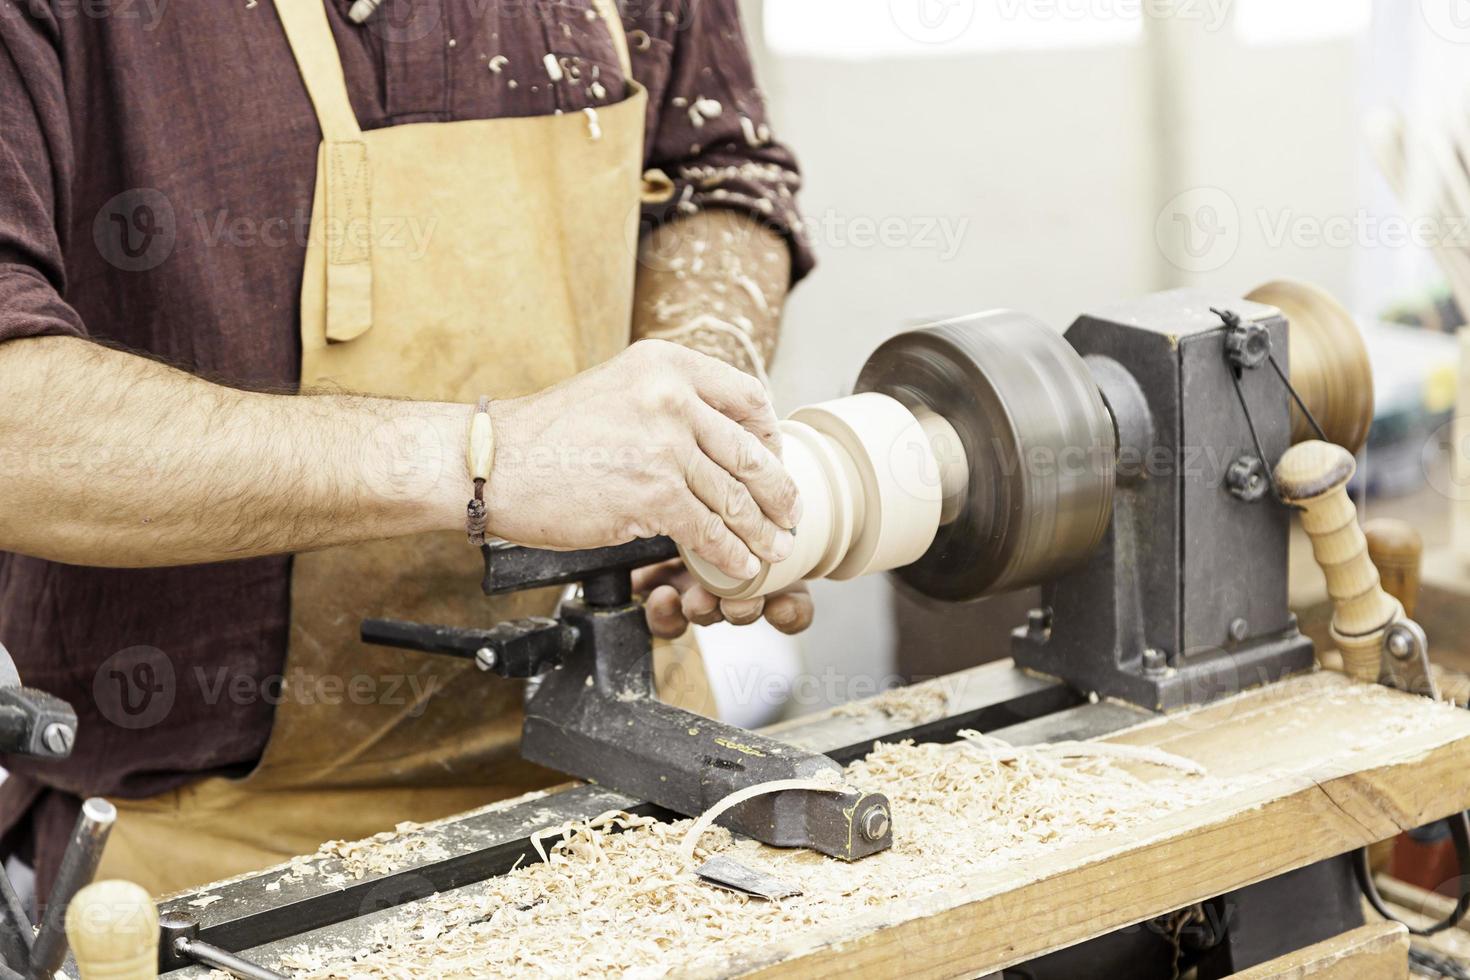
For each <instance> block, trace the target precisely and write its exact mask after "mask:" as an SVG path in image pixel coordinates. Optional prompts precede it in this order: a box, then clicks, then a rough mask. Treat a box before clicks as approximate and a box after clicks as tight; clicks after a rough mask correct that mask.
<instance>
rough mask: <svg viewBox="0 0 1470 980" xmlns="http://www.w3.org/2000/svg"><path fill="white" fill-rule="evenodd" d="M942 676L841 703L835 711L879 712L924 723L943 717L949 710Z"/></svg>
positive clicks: (850, 713)
mask: <svg viewBox="0 0 1470 980" xmlns="http://www.w3.org/2000/svg"><path fill="white" fill-rule="evenodd" d="M943 681H944V678H942V677H938V678H935V679H934V680H932V681H923V682H921V683H918V684H909V685H907V686H904V687H895V688H892V689H891V690H887V691H884V692H883V693H882V694H880V695H878V696H877V697H873V698H868V699H867V700H866V701H856V702H853V703H851V704H844V705H842V706H841V707H839V708H838V709H837V714H839V715H846V716H848V717H855V718H860V717H862V716H864V715H869V714H872V713H873V712H878V713H880V714H882V715H883V716H884V717H885V718H892V719H893V720H894V721H902V722H909V723H911V724H915V725H923V724H925V723H927V722H931V721H934V720H936V719H939V718H943V717H944V716H945V715H946V714H947V713H948V712H949V691H947V690H946V689H945V687H944V685H943V683H942V682H943Z"/></svg>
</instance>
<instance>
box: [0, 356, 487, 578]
mask: <svg viewBox="0 0 1470 980" xmlns="http://www.w3.org/2000/svg"><path fill="white" fill-rule="evenodd" d="M0 388H3V390H4V391H5V395H6V397H5V411H4V412H3V413H0V500H3V501H5V505H4V506H3V507H0V550H4V551H17V552H22V553H25V554H30V555H36V556H38V557H42V558H48V559H51V560H53V561H60V562H67V563H72V564H83V565H94V566H112V567H138V566H164V565H182V564H192V563H198V562H210V561H220V560H226V559H234V558H247V557H253V556H257V555H265V554H278V553H284V552H292V551H306V550H311V549H314V548H323V547H327V546H330V545H335V544H342V543H347V542H352V541H361V540H370V539H375V538H384V537H393V536H397V535H401V534H409V533H415V532H419V531H430V530H447V529H452V528H456V527H462V526H463V523H464V506H465V500H466V499H468V488H469V486H470V483H469V477H468V474H467V472H466V466H465V462H464V444H465V440H466V438H467V436H466V432H467V426H468V422H469V416H470V411H471V409H470V408H469V407H468V406H461V405H444V404H432V403H417V402H407V401H394V400H388V399H376V398H362V397H355V396H346V395H301V396H295V395H272V394H261V393H257V392H249V391H240V390H236V389H233V388H228V387H223V386H220V385H216V384H212V383H210V382H207V381H204V380H201V379H199V378H196V377H194V376H192V375H189V374H186V373H184V372H182V371H177V370H175V369H173V368H170V367H166V366H164V365H162V364H158V363H156V362H154V361H151V360H148V359H147V358H144V357H139V356H136V355H132V354H127V353H123V352H120V351H116V350H111V349H109V348H105V347H101V346H99V345H97V344H94V343H91V342H89V341H86V340H81V339H78V338H72V337H35V338H26V339H21V340H13V341H10V342H7V343H3V344H0Z"/></svg>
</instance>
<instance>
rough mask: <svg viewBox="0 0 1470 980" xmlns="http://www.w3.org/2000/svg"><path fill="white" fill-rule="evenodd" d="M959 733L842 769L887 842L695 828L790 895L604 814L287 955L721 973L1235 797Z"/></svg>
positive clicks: (286, 963) (358, 964)
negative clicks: (880, 802)
mask: <svg viewBox="0 0 1470 980" xmlns="http://www.w3.org/2000/svg"><path fill="white" fill-rule="evenodd" d="M963 734H964V736H965V738H964V739H963V740H962V741H960V742H956V743H951V744H946V745H939V744H923V745H914V744H910V743H902V744H895V745H884V744H880V745H877V746H875V748H874V751H873V752H872V753H871V754H870V755H869V756H868V757H867V758H865V759H862V760H860V761H858V762H855V763H853V764H852V765H851V766H849V767H848V769H847V779H848V781H849V782H850V783H851V784H852V785H853V786H856V787H863V788H869V789H874V788H879V787H881V788H882V789H883V790H884V791H885V792H887V794H888V796H889V798H890V800H891V801H892V804H893V810H894V846H893V848H892V849H891V850H888V851H885V852H883V853H880V854H877V855H874V856H872V857H869V858H866V859H864V860H862V861H859V862H857V863H855V864H844V863H842V862H839V861H836V860H832V859H828V858H825V857H821V856H819V855H816V854H813V853H810V852H806V851H799V850H798V851H781V850H776V849H772V848H767V847H763V846H761V845H759V844H756V843H755V842H753V841H738V842H737V841H735V840H734V839H733V838H732V836H731V835H730V833H729V832H728V831H725V830H723V829H720V828H716V829H714V830H711V831H709V832H707V833H705V834H704V835H703V836H702V838H701V840H700V846H699V847H698V848H697V849H696V851H695V859H694V860H695V863H698V862H701V861H703V860H705V859H706V858H708V857H709V856H710V855H713V854H715V853H725V854H727V855H729V856H730V857H732V858H734V859H735V860H737V861H739V862H741V863H742V864H744V865H746V866H747V867H750V868H752V869H754V870H758V871H762V872H766V873H769V874H773V875H776V876H777V877H779V878H781V879H783V880H785V881H788V882H792V883H794V884H796V885H797V886H799V887H800V888H801V890H802V894H800V895H798V896H796V897H792V898H787V899H783V900H780V901H776V902H766V901H763V900H760V899H754V898H749V897H747V896H743V895H740V894H737V893H734V892H730V891H725V890H722V889H720V888H716V887H714V886H712V885H709V884H707V883H704V882H702V881H700V880H699V879H698V878H696V877H695V875H694V874H693V865H692V864H690V863H685V862H684V861H683V860H681V858H680V856H679V844H680V842H681V839H682V838H683V837H684V835H685V832H686V830H687V828H688V827H689V826H690V825H691V821H680V822H677V823H671V824H664V823H658V822H655V821H653V820H652V819H650V818H643V817H632V816H629V815H627V814H621V813H616V814H604V815H603V816H602V817H599V818H598V819H597V820H594V821H589V822H587V823H585V824H580V825H573V826H571V827H569V828H563V831H564V834H565V836H564V837H563V839H561V840H559V841H558V842H557V843H556V844H555V845H554V846H552V847H550V848H549V849H548V851H547V856H548V861H547V862H546V863H536V864H532V865H529V866H526V867H521V868H519V869H517V870H516V871H514V872H512V873H511V874H508V875H505V876H502V877H499V878H495V879H491V880H489V881H486V882H483V883H480V884H477V885H474V886H471V887H469V888H465V889H461V890H460V891H457V892H454V893H450V894H444V895H438V896H434V897H432V898H429V899H425V900H423V901H421V902H417V903H414V904H412V905H409V906H405V907H404V908H403V909H401V910H399V911H398V912H397V913H395V914H394V915H393V916H392V917H390V918H389V919H388V920H386V921H385V922H384V923H382V924H379V925H378V926H376V927H375V930H374V934H373V936H372V937H371V939H370V941H368V942H366V943H363V944H360V945H359V946H357V947H356V948H353V949H336V950H332V949H320V948H319V949H307V948H305V947H302V948H300V949H298V950H296V951H294V952H293V953H292V954H291V955H290V956H288V957H286V958H285V959H284V960H283V962H282V966H283V967H284V968H285V969H287V970H290V971H292V973H293V975H294V976H296V977H298V978H312V980H334V978H349V977H351V978H357V977H367V978H398V977H410V976H412V977H486V976H497V975H502V974H525V973H534V974H550V975H559V976H567V975H589V974H590V975H610V974H616V975H620V976H628V977H654V976H663V975H665V974H667V973H669V972H671V971H673V972H678V973H681V974H687V973H708V972H716V971H719V970H720V969H721V968H722V967H723V966H725V965H726V964H727V963H728V962H729V961H730V959H731V958H732V957H734V956H738V955H749V954H750V953H751V952H752V951H753V950H759V949H761V948H762V947H763V946H768V945H770V944H774V943H777V942H779V941H782V940H787V939H790V938H791V937H792V935H793V934H794V933H796V932H798V931H800V930H804V929H808V928H811V927H820V926H823V925H828V926H830V925H836V924H851V923H853V922H854V921H855V920H858V919H860V918H861V917H863V916H883V915H885V914H886V915H888V916H891V915H892V914H893V910H894V909H895V908H896V907H903V906H904V905H906V904H907V903H911V902H914V901H916V900H921V899H922V898H923V897H924V896H926V895H932V894H935V893H937V892H940V891H943V890H949V889H953V888H954V887H955V886H956V885H958V884H960V883H961V882H971V883H975V882H982V883H983V881H984V878H985V876H986V875H987V873H989V872H998V871H1000V869H1003V868H1009V869H1014V868H1015V867H1016V866H1017V865H1018V864H1019V863H1024V862H1025V861H1027V860H1028V859H1031V858H1035V857H1037V856H1039V855H1041V854H1042V853H1043V852H1045V851H1048V850H1050V849H1053V848H1057V847H1061V846H1065V845H1069V844H1075V843H1078V842H1081V841H1084V840H1088V839H1093V838H1097V837H1099V836H1101V835H1105V834H1109V833H1112V832H1115V831H1120V830H1126V829H1128V828H1130V827H1136V826H1138V825H1140V824H1143V823H1144V822H1146V821H1151V820H1156V819H1157V818H1158V817H1159V816H1160V815H1162V814H1164V813H1168V812H1172V811H1175V810H1180V809H1184V808H1186V807H1189V806H1193V805H1197V804H1198V803H1201V802H1204V801H1205V800H1207V799H1212V798H1217V797H1218V796H1221V795H1224V794H1225V793H1227V792H1228V785H1227V782H1226V781H1223V780H1215V779H1212V778H1211V777H1208V776H1206V775H1202V774H1201V773H1200V771H1199V769H1198V767H1195V766H1193V764H1192V763H1189V762H1188V761H1187V760H1181V759H1178V758H1177V757H1174V756H1170V755H1168V754H1166V753H1162V752H1158V751H1157V750H1149V749H1144V750H1129V749H1127V748H1126V747H1125V748H1121V749H1109V750H1108V751H1106V752H1101V751H1093V750H1092V747H1090V746H1078V745H1076V744H1075V743H1073V744H1071V745H1068V746H1039V747H1036V748H1017V747H1013V746H1010V745H1008V744H1006V743H1004V742H1000V741H998V740H996V739H992V738H988V737H986V736H982V735H979V734H977V733H972V732H967V733H963ZM614 828H617V829H621V830H622V832H621V833H614V832H613V830H614Z"/></svg>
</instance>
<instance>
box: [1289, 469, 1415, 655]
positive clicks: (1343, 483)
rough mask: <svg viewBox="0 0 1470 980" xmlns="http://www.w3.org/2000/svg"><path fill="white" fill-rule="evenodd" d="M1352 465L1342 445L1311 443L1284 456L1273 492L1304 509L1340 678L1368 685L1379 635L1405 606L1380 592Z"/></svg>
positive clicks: (1379, 649) (1379, 647)
mask: <svg viewBox="0 0 1470 980" xmlns="http://www.w3.org/2000/svg"><path fill="white" fill-rule="evenodd" d="M1356 465H1357V464H1356V463H1354V461H1353V457H1352V455H1351V454H1350V453H1349V452H1348V451H1347V450H1346V449H1343V448H1342V447H1341V446H1334V445H1332V444H1331V443H1326V442H1320V441H1318V440H1309V441H1307V442H1302V443H1298V444H1297V445H1295V446H1293V447H1291V448H1290V449H1288V450H1287V451H1286V452H1285V453H1284V454H1283V455H1282V457H1281V462H1279V463H1277V464H1276V486H1277V489H1278V490H1279V491H1280V493H1281V496H1282V499H1284V500H1286V501H1287V502H1288V503H1291V504H1295V505H1297V506H1299V507H1300V508H1301V509H1302V511H1301V519H1302V527H1303V529H1305V530H1306V532H1307V536H1308V537H1310V538H1311V540H1312V554H1313V556H1314V557H1315V558H1316V559H1317V564H1318V565H1319V566H1320V567H1321V569H1322V573H1323V575H1325V576H1326V577H1327V594H1328V595H1329V596H1330V597H1331V599H1332V639H1333V641H1334V642H1336V643H1337V645H1338V649H1339V650H1341V651H1342V662H1343V672H1344V673H1346V674H1347V675H1348V676H1349V677H1352V678H1354V679H1355V680H1360V681H1365V682H1368V683H1373V682H1376V681H1377V680H1378V674H1379V668H1380V665H1381V662H1382V650H1383V634H1384V631H1385V630H1386V629H1387V628H1388V626H1389V624H1390V623H1392V622H1393V621H1394V620H1395V619H1398V618H1400V617H1402V616H1403V608H1402V606H1400V605H1399V601H1398V600H1397V599H1395V598H1394V597H1393V596H1391V595H1389V594H1388V593H1387V592H1385V591H1384V590H1383V587H1382V585H1381V584H1380V581H1379V576H1378V569H1377V568H1376V567H1375V566H1374V564H1373V562H1372V561H1371V560H1370V559H1369V557H1368V541H1367V538H1366V537H1364V535H1363V529H1362V528H1361V527H1360V526H1359V525H1358V512H1357V509H1356V508H1355V507H1353V502H1352V501H1351V500H1350V499H1349V498H1348V494H1347V485H1348V481H1349V480H1350V479H1352V476H1353V472H1354V470H1355V468H1356Z"/></svg>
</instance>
